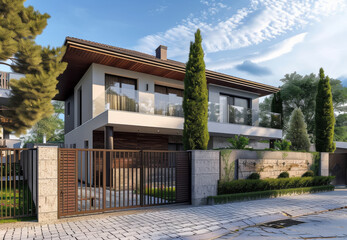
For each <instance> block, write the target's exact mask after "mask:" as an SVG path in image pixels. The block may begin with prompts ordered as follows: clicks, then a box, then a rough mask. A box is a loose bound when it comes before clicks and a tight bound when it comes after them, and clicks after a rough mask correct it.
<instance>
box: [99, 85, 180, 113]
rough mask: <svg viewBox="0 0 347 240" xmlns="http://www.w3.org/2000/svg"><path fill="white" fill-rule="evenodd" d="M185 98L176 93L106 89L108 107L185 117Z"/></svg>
mask: <svg viewBox="0 0 347 240" xmlns="http://www.w3.org/2000/svg"><path fill="white" fill-rule="evenodd" d="M182 102H183V98H182V97H179V96H177V95H175V94H161V93H147V92H140V91H137V90H133V89H124V88H117V87H110V88H108V89H107V90H106V109H112V110H120V111H128V112H139V113H145V114H156V115H163V116H172V117H183V108H182Z"/></svg>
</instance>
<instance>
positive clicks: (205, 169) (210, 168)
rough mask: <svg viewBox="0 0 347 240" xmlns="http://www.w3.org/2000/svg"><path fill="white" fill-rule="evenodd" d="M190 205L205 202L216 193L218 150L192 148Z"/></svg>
mask: <svg viewBox="0 0 347 240" xmlns="http://www.w3.org/2000/svg"><path fill="white" fill-rule="evenodd" d="M191 153H192V155H191V156H192V188H191V189H192V195H191V196H192V205H194V206H198V205H204V204H207V197H208V196H215V195H217V187H218V180H219V172H220V162H219V151H214V150H192V151H191Z"/></svg>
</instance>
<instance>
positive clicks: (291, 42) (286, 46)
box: [252, 33, 307, 63]
mask: <svg viewBox="0 0 347 240" xmlns="http://www.w3.org/2000/svg"><path fill="white" fill-rule="evenodd" d="M306 35H307V33H300V34H298V35H295V36H294V37H291V38H288V39H285V40H284V41H282V42H280V43H278V44H276V45H274V46H273V47H271V48H270V49H269V51H267V52H266V53H264V54H261V55H260V56H258V57H254V58H252V61H253V62H255V63H261V62H266V61H269V60H272V59H275V58H278V57H280V56H282V55H284V54H286V53H289V52H291V51H292V50H293V48H294V46H295V45H296V44H298V43H301V42H302V41H304V39H305V37H306Z"/></svg>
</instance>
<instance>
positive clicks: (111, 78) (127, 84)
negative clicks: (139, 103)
mask: <svg viewBox="0 0 347 240" xmlns="http://www.w3.org/2000/svg"><path fill="white" fill-rule="evenodd" d="M110 87H115V88H122V89H130V90H136V89H137V83H136V79H132V78H127V77H120V76H116V75H110V74H106V75H105V89H106V90H107V89H109V88H110Z"/></svg>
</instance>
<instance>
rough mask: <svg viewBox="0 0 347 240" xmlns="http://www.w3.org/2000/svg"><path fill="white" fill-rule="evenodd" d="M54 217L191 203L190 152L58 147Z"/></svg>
mask: <svg viewBox="0 0 347 240" xmlns="http://www.w3.org/2000/svg"><path fill="white" fill-rule="evenodd" d="M58 172H59V217H63V216H69V215H77V214H87V213H93V212H105V211H110V210H116V209H123V208H133V207H144V206H154V205H162V204H171V203H186V202H187V203H189V202H190V185H191V182H190V176H191V160H190V153H188V152H184V151H182V152H179V151H138V150H100V149H59V171H58Z"/></svg>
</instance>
